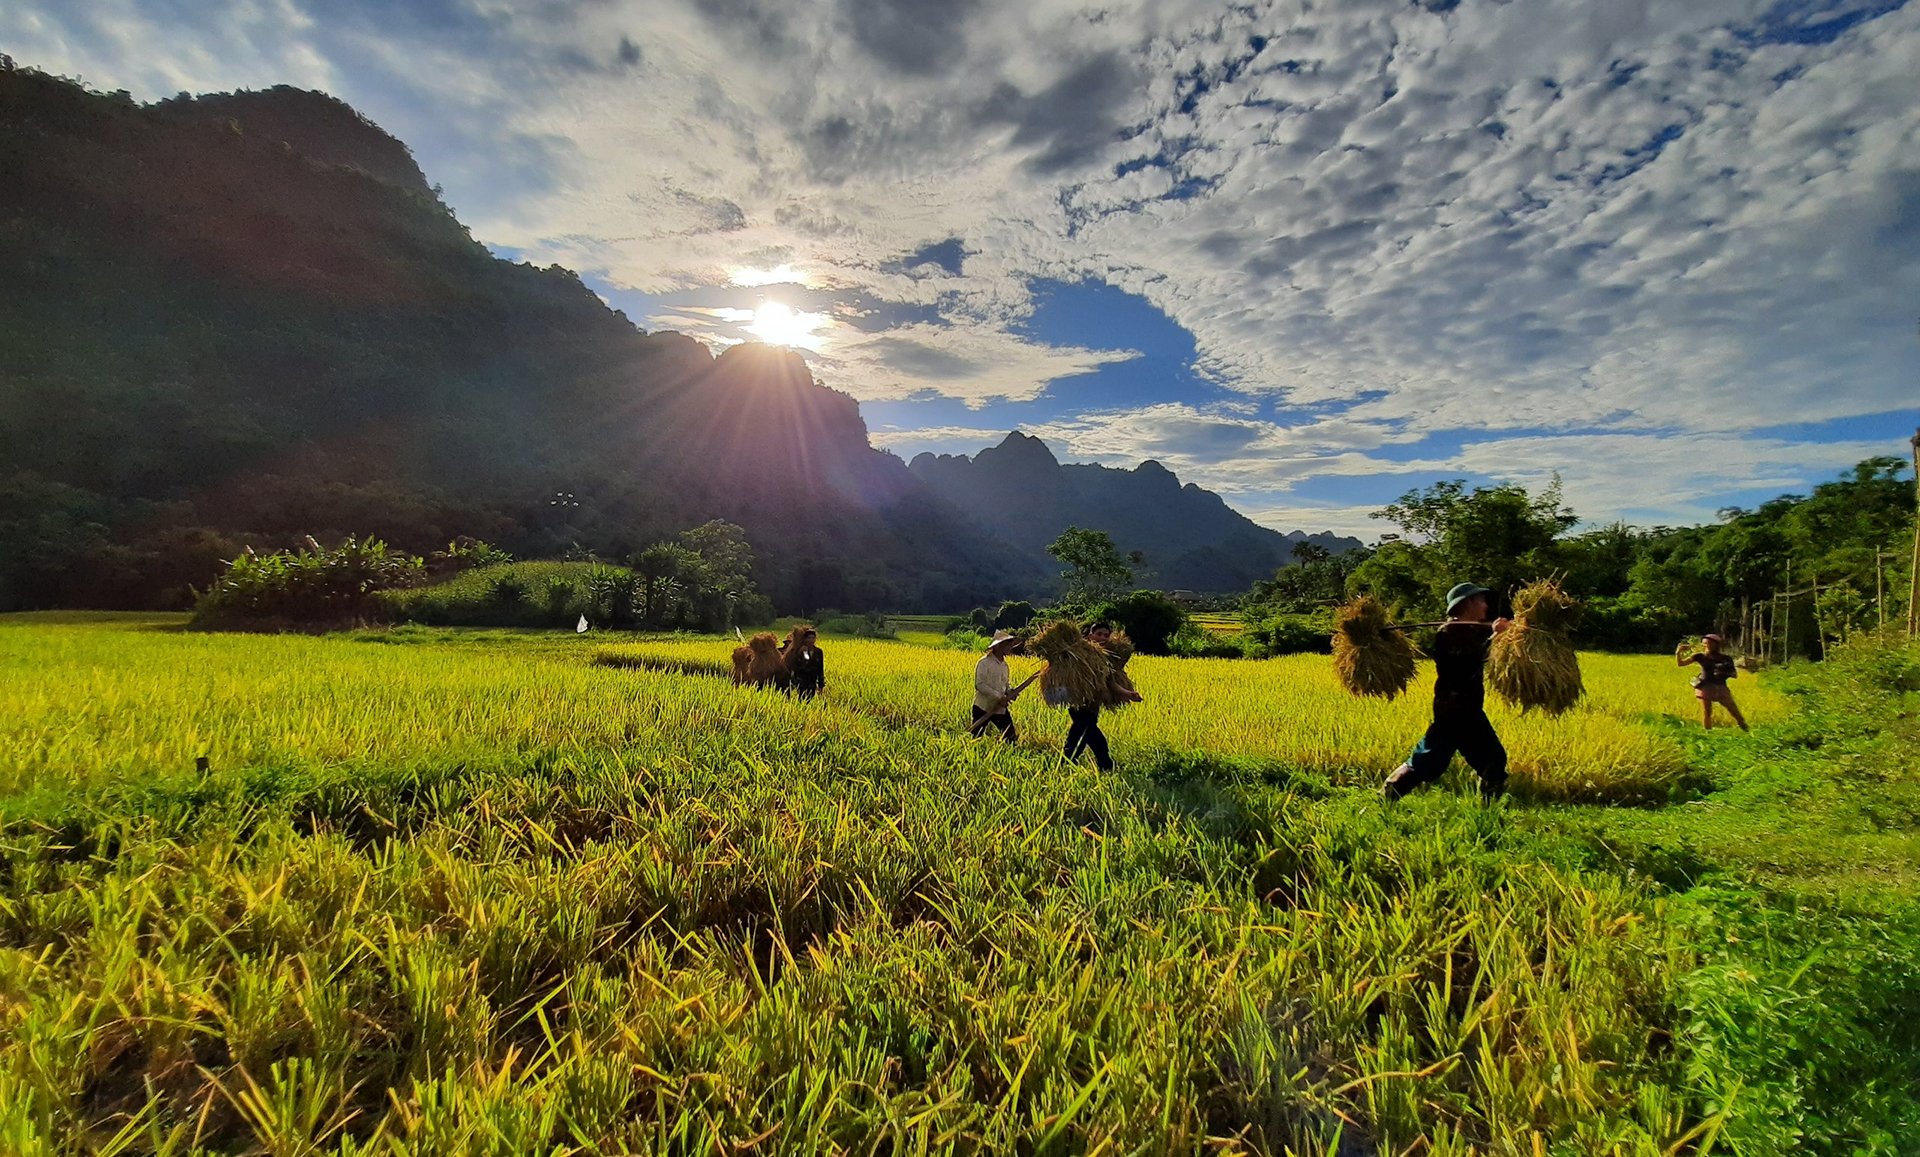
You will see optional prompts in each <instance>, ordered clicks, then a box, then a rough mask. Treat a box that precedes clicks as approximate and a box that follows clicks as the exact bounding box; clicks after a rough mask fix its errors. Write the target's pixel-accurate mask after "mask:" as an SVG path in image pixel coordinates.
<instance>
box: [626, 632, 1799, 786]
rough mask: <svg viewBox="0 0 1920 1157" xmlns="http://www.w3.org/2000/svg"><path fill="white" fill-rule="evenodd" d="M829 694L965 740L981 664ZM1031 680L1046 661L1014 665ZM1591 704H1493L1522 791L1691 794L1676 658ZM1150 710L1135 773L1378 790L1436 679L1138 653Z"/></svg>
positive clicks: (1028, 738) (1420, 720)
mask: <svg viewBox="0 0 1920 1157" xmlns="http://www.w3.org/2000/svg"><path fill="white" fill-rule="evenodd" d="M823 646H824V647H825V649H826V652H827V656H828V680H829V685H830V687H831V689H832V693H831V698H832V700H833V701H834V702H836V703H841V704H845V705H847V706H851V707H853V708H855V709H856V710H858V711H860V712H861V713H863V714H867V715H870V716H872V717H874V718H878V719H882V720H886V721H888V722H890V723H893V724H895V725H897V726H902V727H917V728H925V729H941V730H946V731H953V730H958V729H960V728H962V727H964V725H965V723H966V721H967V718H968V716H967V709H968V706H969V705H970V703H971V702H972V692H971V687H972V678H973V664H974V662H975V660H976V659H977V658H978V656H977V655H970V654H968V653H966V652H963V651H949V650H937V651H936V650H929V649H926V648H922V647H916V646H914V645H912V644H911V643H908V642H879V641H868V640H858V639H846V640H834V639H831V638H829V639H825V640H823ZM727 650H728V648H727V647H726V646H725V645H724V640H710V639H698V638H693V639H662V640H649V641H646V642H636V643H628V644H617V645H611V646H605V647H601V648H599V649H597V650H596V652H595V657H596V659H597V660H598V661H600V662H603V663H608V664H616V665H627V666H634V667H655V668H660V669H665V670H675V671H690V672H706V673H710V674H715V675H725V674H727V673H728V671H729V670H730V668H729V667H728V663H727ZM1009 662H1010V665H1011V667H1012V669H1013V680H1014V682H1016V683H1017V682H1019V681H1020V680H1021V679H1023V678H1024V677H1025V676H1026V675H1027V674H1030V673H1031V672H1033V671H1036V670H1038V669H1039V666H1040V663H1039V660H1037V659H1031V658H1021V657H1015V658H1014V659H1012V660H1010V661H1009ZM1581 665H1582V669H1583V671H1584V672H1585V674H1586V679H1587V686H1588V688H1589V694H1588V696H1587V698H1586V700H1585V702H1583V703H1582V704H1581V705H1579V706H1578V707H1576V708H1574V709H1573V710H1572V711H1569V712H1568V713H1567V714H1565V715H1562V716H1559V717H1557V718H1548V717H1546V716H1544V715H1541V714H1538V713H1527V714H1522V713H1519V712H1516V711H1513V710H1511V709H1509V708H1507V707H1505V706H1504V705H1502V704H1499V703H1497V702H1492V701H1491V700H1490V704H1491V705H1490V707H1489V714H1490V715H1491V716H1492V717H1493V719H1494V723H1495V726H1496V727H1497V728H1498V729H1499V731H1500V734H1501V735H1502V737H1503V738H1504V739H1505V742H1506V744H1507V748H1508V753H1509V758H1510V760H1511V762H1512V772H1513V776H1514V781H1513V785H1512V786H1513V790H1514V791H1515V792H1516V793H1522V794H1530V795H1535V796H1540V797H1544V798H1551V799H1560V800H1592V801H1613V802H1628V801H1648V800H1655V799H1664V798H1668V797H1669V796H1671V795H1672V794H1673V793H1674V792H1676V791H1680V790H1684V789H1685V788H1686V770H1687V768H1686V760H1685V755H1684V752H1683V751H1682V749H1681V746H1680V744H1679V743H1678V742H1677V741H1676V740H1675V739H1674V738H1673V737H1672V736H1671V735H1670V734H1667V733H1663V732H1661V731H1658V730H1655V729H1652V728H1649V727H1647V726H1646V725H1645V721H1646V720H1647V719H1648V718H1650V717H1660V716H1678V717H1681V718H1684V719H1687V720H1689V721H1691V720H1693V719H1694V718H1695V717H1696V716H1695V712H1696V711H1697V705H1696V704H1695V702H1694V699H1693V692H1692V690H1691V688H1690V686H1689V684H1688V681H1687V675H1686V672H1685V671H1683V670H1680V669H1677V668H1675V667H1674V665H1673V660H1672V659H1671V658H1669V657H1666V656H1648V655H1607V654H1587V655H1583V656H1582V657H1581ZM1127 670H1128V671H1129V672H1130V673H1131V674H1132V675H1133V678H1134V682H1135V683H1136V684H1137V685H1138V687H1139V689H1140V692H1141V693H1142V694H1143V695H1145V696H1146V697H1147V701H1146V702H1145V703H1142V704H1139V705H1136V706H1129V707H1126V708H1122V709H1120V710H1113V711H1109V712H1107V713H1105V715H1104V716H1103V720H1102V730H1104V731H1106V733H1107V735H1108V737H1109V739H1110V740H1111V741H1112V743H1113V747H1114V751H1115V755H1116V758H1118V759H1120V760H1122V761H1123V762H1131V763H1133V764H1134V765H1136V766H1139V765H1141V764H1147V765H1151V764H1154V763H1159V762H1165V761H1166V760H1167V759H1168V758H1170V757H1179V756H1183V755H1189V754H1202V755H1205V756H1208V757H1212V758H1214V759H1217V760H1227V761H1241V762H1242V764H1243V765H1245V766H1249V767H1251V768H1253V769H1256V770H1257V769H1259V768H1262V767H1264V768H1268V769H1273V770H1276V771H1284V772H1287V773H1292V774H1300V773H1305V774H1310V775H1317V776H1322V777H1325V778H1326V779H1328V780H1330V781H1331V782H1333V783H1336V784H1343V785H1349V786H1351V785H1359V784H1366V783H1375V782H1378V780H1379V779H1381V778H1382V777H1384V775H1385V774H1386V773H1387V772H1388V771H1390V770H1392V768H1393V767H1394V766H1396V765H1397V764H1398V763H1399V762H1400V760H1401V759H1402V758H1404V757H1405V755H1406V753H1407V751H1408V750H1409V749H1410V748H1411V747H1412V746H1413V743H1414V741H1415V740H1416V739H1418V738H1419V736H1420V733H1421V732H1422V731H1423V730H1424V729H1425V728H1426V725H1427V720H1428V718H1429V708H1428V704H1429V703H1430V702H1431V699H1432V691H1433V669H1432V665H1431V664H1422V667H1421V672H1420V674H1419V676H1418V677H1417V678H1416V680H1415V682H1414V684H1413V686H1412V688H1410V689H1409V691H1408V692H1407V694H1405V695H1403V696H1401V697H1399V698H1398V699H1395V700H1392V701H1384V700H1377V699H1361V698H1356V697H1354V696H1352V695H1350V694H1348V693H1347V692H1346V691H1345V690H1343V689H1342V688H1341V687H1340V685H1339V684H1338V682H1337V681H1336V680H1335V678H1334V675H1333V668H1332V663H1331V660H1329V659H1328V658H1327V657H1326V656H1324V655H1290V656H1285V657H1282V658H1278V659H1269V660H1264V661H1259V662H1253V661H1248V660H1239V659H1173V658H1161V657H1155V656H1149V655H1141V656H1136V657H1135V658H1134V659H1133V660H1132V661H1131V662H1130V663H1129V664H1128V667H1127ZM1736 687H1737V688H1738V693H1739V698H1740V701H1741V705H1742V708H1743V709H1744V710H1745V711H1746V713H1747V716H1748V720H1749V722H1753V723H1756V724H1758V723H1765V722H1768V721H1771V720H1774V719H1777V718H1779V717H1780V715H1781V712H1782V711H1783V710H1784V702H1783V701H1782V699H1781V697H1780V696H1779V695H1778V694H1777V693H1774V692H1772V691H1771V690H1769V689H1768V688H1766V687H1764V686H1762V685H1760V683H1759V681H1758V680H1752V679H1748V680H1745V681H1741V682H1737V683H1736ZM1014 715H1015V719H1016V722H1017V723H1018V724H1019V726H1020V727H1021V728H1022V731H1023V743H1024V744H1025V745H1026V746H1027V747H1029V748H1031V749H1033V750H1035V751H1040V750H1044V749H1048V748H1056V749H1057V748H1058V747H1059V746H1060V744H1061V742H1062V740H1063V739H1064V737H1065V734H1066V728H1067V719H1066V713H1065V712H1064V711H1059V710H1050V709H1048V708H1046V707H1045V706H1043V705H1042V704H1041V702H1040V700H1039V697H1038V696H1036V695H1028V696H1026V697H1024V698H1023V699H1022V700H1021V701H1020V702H1019V703H1018V704H1016V705H1015V708H1014Z"/></svg>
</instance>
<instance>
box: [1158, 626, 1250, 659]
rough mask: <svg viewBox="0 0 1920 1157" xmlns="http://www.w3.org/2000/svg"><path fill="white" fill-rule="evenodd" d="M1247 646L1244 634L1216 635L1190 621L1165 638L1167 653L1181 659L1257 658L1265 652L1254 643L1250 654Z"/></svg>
mask: <svg viewBox="0 0 1920 1157" xmlns="http://www.w3.org/2000/svg"><path fill="white" fill-rule="evenodd" d="M1247 648H1248V643H1247V641H1246V636H1244V635H1217V634H1215V633H1213V632H1212V631H1209V630H1206V629H1205V628H1202V627H1197V626H1194V625H1193V624H1191V623H1189V624H1187V625H1186V626H1184V627H1182V628H1180V630H1179V631H1178V632H1176V633H1175V634H1174V636H1173V638H1171V639H1169V640H1167V649H1168V651H1169V653H1171V654H1174V655H1178V656H1180V657H1181V658H1183V659H1246V658H1259V657H1261V656H1262V655H1264V653H1265V652H1264V650H1263V649H1262V648H1260V647H1258V646H1257V645H1256V646H1255V647H1254V654H1251V655H1250V654H1249V653H1248V649H1247Z"/></svg>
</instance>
